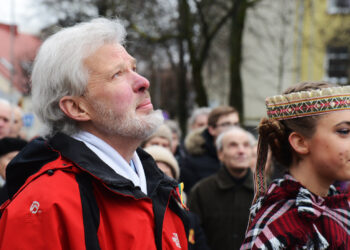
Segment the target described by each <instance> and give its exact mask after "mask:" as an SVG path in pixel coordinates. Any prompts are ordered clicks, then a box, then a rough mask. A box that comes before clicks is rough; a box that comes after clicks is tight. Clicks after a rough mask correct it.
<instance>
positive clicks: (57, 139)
mask: <svg viewBox="0 0 350 250" xmlns="http://www.w3.org/2000/svg"><path fill="white" fill-rule="evenodd" d="M138 154H139V157H140V159H141V162H142V164H143V166H144V169H145V175H146V179H147V190H148V195H147V196H146V195H145V194H144V193H143V192H141V190H140V189H139V188H138V187H135V186H134V185H133V184H132V182H131V181H129V180H127V179H125V178H123V177H122V176H120V175H118V174H116V173H115V172H114V171H113V170H112V169H111V168H110V167H108V166H107V165H106V164H105V163H104V162H102V161H101V160H100V159H99V158H98V157H97V156H96V155H95V154H94V153H93V152H92V151H90V150H89V149H88V148H87V147H86V146H85V145H84V143H82V142H79V141H76V140H74V139H73V138H71V137H69V136H66V135H64V134H57V135H56V136H54V137H53V138H52V139H50V140H49V141H44V140H43V139H36V140H34V141H32V142H31V143H30V144H29V145H28V146H27V147H26V148H25V149H24V150H23V151H21V152H20V154H19V155H18V156H17V157H16V158H15V159H14V161H12V162H11V164H10V165H9V167H8V170H7V185H8V192H9V196H10V197H11V198H10V200H9V201H7V202H5V203H4V204H3V206H2V207H1V212H2V216H1V220H0V249H3V250H5V249H11V250H12V249H74V250H77V249H121V250H125V249H142V250H143V249H164V250H165V249H187V239H186V238H187V237H186V231H187V227H186V228H185V226H184V224H186V223H184V222H183V221H185V222H186V221H187V219H186V215H185V212H184V210H183V209H181V208H180V207H179V206H178V205H177V202H176V199H178V195H177V192H176V187H177V185H176V183H175V182H174V181H172V180H170V179H169V178H167V177H165V176H164V174H163V173H162V172H161V171H159V170H158V168H157V167H156V165H155V163H154V161H153V159H152V158H151V157H150V156H149V155H148V154H146V153H145V152H144V151H142V150H138Z"/></svg>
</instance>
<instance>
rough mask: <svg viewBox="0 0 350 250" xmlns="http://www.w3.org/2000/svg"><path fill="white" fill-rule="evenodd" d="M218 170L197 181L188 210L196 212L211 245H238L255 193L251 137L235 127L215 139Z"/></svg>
mask: <svg viewBox="0 0 350 250" xmlns="http://www.w3.org/2000/svg"><path fill="white" fill-rule="evenodd" d="M216 146H217V150H218V157H219V159H220V162H221V164H222V167H221V168H220V170H219V171H218V172H217V173H216V174H214V175H212V176H210V177H208V178H205V179H203V180H202V181H200V182H199V183H197V184H196V185H195V186H194V187H193V189H192V191H191V193H190V195H189V199H188V206H189V208H190V211H193V212H194V213H196V214H198V216H199V217H200V220H201V222H202V227H203V229H204V232H205V234H206V236H207V240H208V243H209V246H210V247H211V249H215V250H221V249H222V250H226V249H233V250H235V249H239V248H240V246H241V244H242V242H243V240H244V234H245V230H246V227H247V223H248V216H249V208H250V205H251V202H252V199H253V195H254V184H253V174H252V172H251V170H250V168H249V165H250V164H249V163H250V161H251V157H252V144H251V141H250V137H249V135H248V133H247V131H245V130H244V129H242V128H239V127H234V128H231V129H229V130H227V131H225V132H223V133H222V134H220V135H219V137H218V138H217V141H216Z"/></svg>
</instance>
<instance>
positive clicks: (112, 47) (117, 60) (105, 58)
mask: <svg viewBox="0 0 350 250" xmlns="http://www.w3.org/2000/svg"><path fill="white" fill-rule="evenodd" d="M112 63H113V64H112ZM121 63H126V64H131V65H134V64H136V60H135V58H133V57H132V56H131V55H130V54H129V53H128V52H127V51H126V49H125V48H124V47H123V46H122V45H120V44H104V45H102V46H101V47H99V48H98V49H97V50H95V51H94V52H93V53H92V54H91V55H90V56H88V57H87V58H85V59H84V64H85V65H86V66H87V67H88V68H94V69H95V70H97V71H99V70H101V69H102V68H103V69H104V68H106V67H111V68H113V67H115V66H116V65H118V64H121Z"/></svg>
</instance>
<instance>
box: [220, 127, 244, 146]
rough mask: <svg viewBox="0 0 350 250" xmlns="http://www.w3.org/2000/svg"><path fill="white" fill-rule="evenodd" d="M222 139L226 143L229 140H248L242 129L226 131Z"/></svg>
mask: <svg viewBox="0 0 350 250" xmlns="http://www.w3.org/2000/svg"><path fill="white" fill-rule="evenodd" d="M223 141H224V142H226V143H230V142H239V143H241V142H246V141H248V142H249V137H248V133H247V132H245V131H243V130H232V131H228V132H227V133H226V135H225V136H224V137H223Z"/></svg>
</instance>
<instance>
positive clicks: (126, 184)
mask: <svg viewBox="0 0 350 250" xmlns="http://www.w3.org/2000/svg"><path fill="white" fill-rule="evenodd" d="M137 153H138V155H139V157H140V160H141V162H142V165H143V167H144V171H145V175H146V180H147V190H148V194H149V196H151V195H152V193H153V192H155V190H156V189H157V187H158V186H159V185H161V184H162V183H167V184H168V185H169V184H171V186H176V181H174V180H172V179H170V178H168V177H166V176H165V175H164V174H163V173H162V172H161V171H160V170H159V169H158V167H157V166H156V163H155V162H154V160H153V158H152V157H151V156H150V155H149V154H147V153H146V152H145V151H143V150H142V149H140V148H139V149H137ZM60 154H61V155H62V156H63V157H64V158H66V159H69V160H71V161H72V162H74V163H75V164H76V165H77V166H78V167H80V168H81V169H82V170H84V171H85V172H87V173H89V174H90V175H91V176H93V177H94V178H97V179H99V180H100V181H102V182H103V183H105V184H106V185H107V186H109V187H110V188H111V189H114V190H116V189H118V190H120V189H122V190H124V192H129V191H130V194H131V195H134V196H135V197H139V198H141V197H144V194H143V193H142V192H141V190H140V189H139V188H135V186H134V184H133V183H132V182H131V181H130V180H128V179H126V178H124V177H123V176H121V175H119V174H117V173H116V172H115V171H114V170H113V169H112V168H110V167H109V166H108V165H107V164H105V163H104V162H103V161H102V160H101V159H100V158H99V157H98V156H97V155H96V154H95V153H94V152H92V151H91V150H90V149H89V148H88V147H87V146H85V144H84V143H83V142H81V141H78V140H75V139H74V138H72V137H70V136H68V135H66V134H63V133H57V134H56V135H54V136H53V137H52V138H49V139H48V140H47V141H45V140H44V139H43V138H37V139H35V140H33V141H32V142H30V143H29V144H28V145H27V146H26V147H25V148H24V150H22V151H21V152H20V153H19V154H18V156H17V157H16V158H15V159H14V160H13V161H12V162H11V164H10V165H9V168H8V171H7V175H8V181H7V182H8V185H9V193H10V194H12V195H13V194H14V193H15V192H16V191H17V190H18V189H19V188H20V187H21V186H22V185H23V184H24V182H25V181H26V179H27V178H28V177H29V176H30V175H33V174H35V173H36V172H37V171H38V170H40V168H41V167H42V166H43V165H45V164H46V163H48V162H50V161H53V160H55V159H57V158H58V157H59V155H60ZM10 190H11V191H10ZM128 190H129V191H128ZM12 195H11V196H12Z"/></svg>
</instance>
